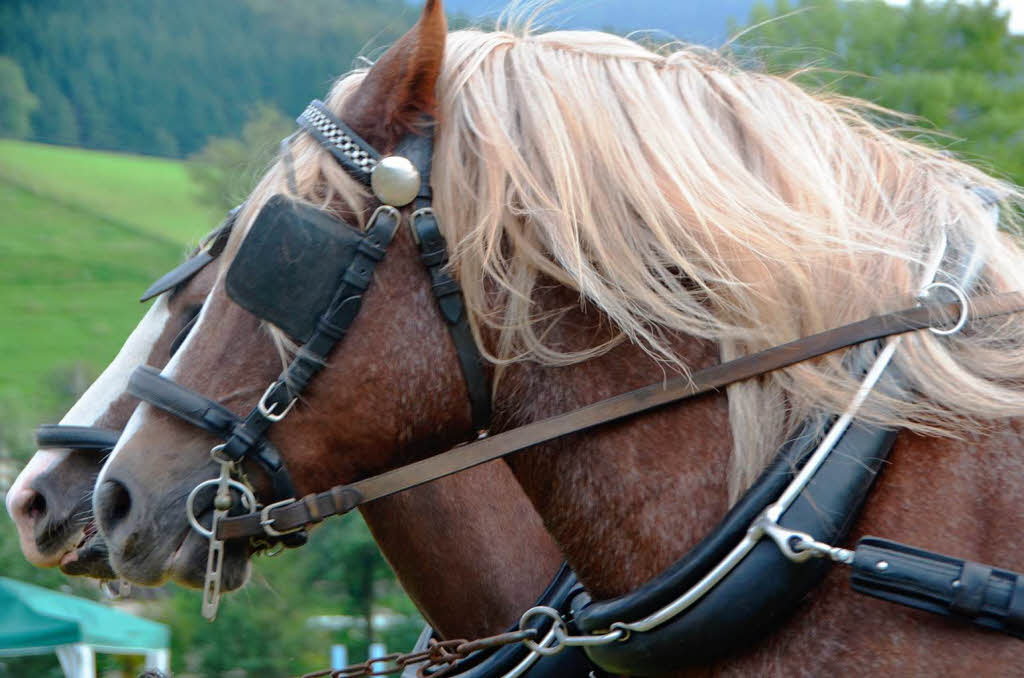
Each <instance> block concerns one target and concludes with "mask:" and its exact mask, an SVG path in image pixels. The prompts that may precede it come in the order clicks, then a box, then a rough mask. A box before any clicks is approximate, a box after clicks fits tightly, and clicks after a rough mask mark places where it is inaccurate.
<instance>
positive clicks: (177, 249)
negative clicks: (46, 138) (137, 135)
mask: <svg viewBox="0 0 1024 678" xmlns="http://www.w3.org/2000/svg"><path fill="white" fill-rule="evenodd" d="M218 218H219V215H218V214H215V213H214V212H213V211H211V210H210V209H208V208H205V207H201V206H199V205H197V204H196V203H195V201H194V188H193V186H192V184H191V182H190V181H189V179H188V177H187V175H186V173H185V170H184V168H183V166H182V165H181V163H178V162H173V161H168V160H160V159H154V158H143V157H135V156H127V155H115V154H108V153H98V152H94V151H84V150H80V149H70V148H57V147H52V146H43V145H38V144H29V143H20V142H13V141H2V142H0V231H2V233H3V237H2V238H0V312H2V317H3V319H4V320H3V331H2V332H0V407H2V408H3V410H4V412H5V414H7V415H8V419H7V421H8V422H10V417H11V416H13V417H14V418H15V419H16V420H17V421H18V422H19V423H20V425H16V426H15V427H14V428H15V429H16V430H13V431H12V430H10V424H9V423H8V429H7V430H6V431H5V436H4V437H5V438H7V439H8V444H12V446H13V447H14V448H15V449H16V450H17V451H18V452H22V451H23V448H22V443H23V442H25V441H26V438H27V436H28V430H27V429H29V428H30V427H31V426H32V425H34V424H35V423H38V422H39V421H42V420H48V419H54V418H56V417H58V416H59V414H60V411H61V410H62V409H63V408H64V407H65V406H66V404H67V402H66V400H67V398H68V397H70V396H69V394H68V393H66V392H67V391H68V385H69V380H75V379H77V380H78V381H82V380H88V379H90V378H92V377H93V376H95V375H96V374H97V373H98V372H99V370H100V369H101V368H102V366H104V365H106V364H107V363H108V362H109V361H110V360H111V359H112V358H113V357H114V355H115V354H116V352H117V350H118V348H119V347H120V345H121V343H122V342H123V340H124V338H125V337H126V336H127V335H128V333H129V332H130V331H131V329H132V328H133V327H134V326H135V324H136V323H137V322H138V319H139V317H140V316H141V315H142V313H143V312H144V311H145V308H144V307H143V306H142V305H140V304H139V303H138V296H139V293H140V292H141V291H142V290H143V289H145V287H146V285H147V284H149V283H150V282H151V281H152V280H153V279H155V278H156V277H157V276H159V275H160V274H161V273H163V272H165V271H166V270H167V269H169V268H170V267H172V266H174V265H175V264H176V263H177V262H178V261H180V259H181V257H182V255H183V253H184V252H185V251H186V248H187V246H188V245H189V244H190V243H194V242H195V241H196V240H197V239H198V238H199V237H200V236H202V235H203V234H204V233H206V232H207V231H208V230H209V229H210V228H212V227H213V225H215V224H216V222H217V220H218ZM12 437H13V440H12Z"/></svg>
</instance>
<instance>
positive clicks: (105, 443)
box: [36, 424, 121, 452]
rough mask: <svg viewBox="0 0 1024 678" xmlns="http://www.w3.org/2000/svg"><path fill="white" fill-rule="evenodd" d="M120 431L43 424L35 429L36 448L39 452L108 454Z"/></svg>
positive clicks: (95, 427)
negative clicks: (59, 450) (62, 451)
mask: <svg viewBox="0 0 1024 678" xmlns="http://www.w3.org/2000/svg"><path fill="white" fill-rule="evenodd" d="M120 435H121V433H120V431H111V430H110V429H106V428H99V427H97V426H69V425H67V424H43V425H42V426H40V427H38V428H37V429H36V446H38V447H39V449H41V450H53V449H69V450H93V451H101V452H109V451H110V450H112V449H114V446H115V445H117V439H118V437H120Z"/></svg>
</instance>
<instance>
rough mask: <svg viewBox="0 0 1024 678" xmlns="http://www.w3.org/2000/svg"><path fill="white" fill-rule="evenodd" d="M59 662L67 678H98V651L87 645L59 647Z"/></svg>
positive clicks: (78, 644)
mask: <svg viewBox="0 0 1024 678" xmlns="http://www.w3.org/2000/svg"><path fill="white" fill-rule="evenodd" d="M57 660H58V661H59V662H60V667H61V668H62V669H63V670H64V675H65V676H67V678H96V651H95V650H93V649H92V647H90V646H89V645H86V644H85V643H75V644H74V645H61V646H59V647H58V648H57Z"/></svg>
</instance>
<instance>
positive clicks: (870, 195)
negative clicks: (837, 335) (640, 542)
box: [242, 30, 1024, 494]
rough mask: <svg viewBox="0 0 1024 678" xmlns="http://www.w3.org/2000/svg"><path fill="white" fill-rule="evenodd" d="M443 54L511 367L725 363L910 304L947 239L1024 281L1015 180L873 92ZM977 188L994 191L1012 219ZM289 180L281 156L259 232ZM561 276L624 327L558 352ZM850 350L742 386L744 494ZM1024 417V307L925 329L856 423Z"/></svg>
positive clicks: (467, 288)
mask: <svg viewBox="0 0 1024 678" xmlns="http://www.w3.org/2000/svg"><path fill="white" fill-rule="evenodd" d="M446 50H447V51H446V55H445V63H444V68H443V69H442V74H441V79H440V82H439V86H438V95H439V101H440V115H439V116H438V117H439V122H438V128H437V141H436V147H435V155H434V165H433V184H434V196H435V197H434V208H435V210H436V212H437V213H438V215H439V218H440V222H441V224H442V226H443V229H444V231H445V236H446V237H447V239H448V242H449V244H450V245H452V246H453V253H452V255H453V256H452V266H453V269H454V270H455V272H456V273H457V275H458V277H459V281H460V283H461V285H462V289H463V292H464V294H465V297H466V300H467V302H468V305H469V307H470V309H471V312H472V317H473V321H474V322H475V323H476V328H477V330H478V332H479V330H480V328H482V327H487V328H489V329H490V330H492V331H493V333H494V334H493V336H497V337H498V338H497V340H496V342H495V343H493V344H492V345H490V346H484V345H483V344H481V347H482V348H484V350H486V351H487V354H488V355H487V357H488V358H489V359H490V360H492V361H494V362H495V363H496V364H497V365H499V366H503V365H507V364H509V363H512V362H515V361H522V360H532V361H537V362H539V363H543V364H546V365H564V364H568V363H574V362H578V361H583V360H587V359H589V358H592V357H594V356H597V355H600V354H601V353H602V352H604V351H607V350H608V349H609V348H610V346H611V344H614V343H617V342H618V341H630V342H633V343H635V344H636V345H638V346H640V347H642V348H643V349H644V350H645V351H647V353H649V354H650V355H651V356H653V357H654V358H656V359H658V360H659V361H662V362H663V364H664V365H665V366H666V369H667V370H673V371H678V372H682V373H685V372H686V370H687V366H686V365H683V364H681V363H680V361H679V359H678V358H677V356H676V355H675V354H674V352H673V350H672V345H673V344H672V336H673V335H676V334H683V335H692V336H697V337H702V338H705V339H709V340H712V341H715V342H717V343H718V345H719V346H720V347H721V355H722V359H723V360H727V359H730V358H733V357H736V356H739V355H743V354H747V353H751V352H754V351H758V350H761V349H764V348H767V347H770V346H774V345H777V344H781V343H783V342H787V341H790V340H793V339H795V338H798V337H801V336H805V335H808V334H812V333H814V332H819V331H822V330H825V329H828V328H831V327H835V326H838V325H842V324H845V323H849V322H853V321H856V320H860V319H862V318H865V317H868V316H870V315H873V314H876V313H881V312H885V311H891V310H895V309H898V308H903V307H906V306H908V305H910V304H912V303H913V301H914V296H915V293H916V291H917V290H918V289H919V287H920V286H921V284H922V279H923V275H924V273H923V271H924V269H925V268H926V265H927V263H926V262H928V261H929V260H930V258H934V257H936V256H938V255H939V254H940V253H941V251H940V249H939V248H940V247H941V244H940V243H942V242H947V243H948V251H949V252H951V253H958V252H959V253H962V252H967V251H971V250H973V249H974V248H980V250H979V251H981V252H984V256H985V259H984V266H983V267H982V269H981V271H980V274H979V276H978V281H977V283H976V284H975V287H974V288H973V290H972V293H973V294H983V293H988V292H1001V291H1010V290H1017V289H1024V253H1022V250H1021V247H1020V245H1019V242H1017V241H1016V240H1015V239H1014V237H1013V236H1012V235H1011V233H1016V232H1017V224H1016V223H1015V222H1014V218H1015V216H1014V215H1015V214H1016V212H1017V208H1018V207H1019V205H1020V201H1021V199H1022V194H1021V192H1020V191H1019V189H1018V188H1016V187H1015V186H1012V185H1010V184H1008V183H1006V182H1003V181H1000V180H997V179H994V178H992V177H991V176H989V175H987V174H985V173H983V172H981V171H979V170H977V169H975V168H973V167H971V166H970V165H967V164H965V163H963V162H961V161H959V160H956V159H955V158H953V157H951V156H950V155H948V154H945V153H941V152H937V151H934V150H931V149H929V148H927V147H925V146H923V145H921V144H918V143H915V142H913V141H909V140H907V139H905V138H903V137H901V136H898V135H897V134H895V133H892V132H889V131H886V130H885V129H883V128H882V126H881V125H880V124H878V123H877V122H875V121H874V120H873V119H872V117H871V116H872V115H873V113H872V111H873V110H875V109H872V108H871V107H870V106H868V105H867V104H865V103H864V102H859V101H852V100H848V99H842V98H837V97H828V96H820V95H813V94H810V93H808V92H805V91H803V90H802V89H801V88H800V87H798V86H797V85H796V84H794V83H793V82H790V81H788V80H787V79H784V78H780V77H775V76H770V75H765V74H762V73H756V72H749V71H744V70H742V69H739V68H737V67H735V66H733V65H732V64H731V63H730V62H729V61H728V60H727V59H725V58H723V57H722V56H720V55H718V54H715V53H714V52H711V51H708V50H704V49H698V48H694V47H685V46H684V47H681V48H679V47H677V48H674V51H668V52H665V53H658V52H654V51H651V50H649V49H647V48H645V47H643V46H641V45H639V44H637V43H634V42H632V41H630V40H627V39H624V38H621V37H617V36H613V35H608V34H604V33H597V32H552V33H544V34H535V35H531V34H529V33H528V32H525V31H523V32H518V33H513V32H509V31H499V32H480V31H473V30H469V31H460V32H455V33H452V34H450V35H449V37H448V44H447V47H446ZM363 75H364V73H363V72H357V73H353V74H350V75H349V76H346V77H344V78H342V79H341V80H339V81H338V83H337V84H336V85H335V87H334V89H333V90H332V92H331V94H330V96H329V97H328V101H327V103H328V106H329V107H330V108H332V109H333V110H335V111H339V110H340V109H341V103H342V102H343V100H344V98H345V97H346V96H348V95H349V94H350V93H351V92H352V91H353V90H354V88H355V87H356V86H357V85H358V83H359V82H360V80H361V78H362V77H363ZM293 162H294V166H295V168H296V173H297V180H298V186H299V187H300V192H302V193H303V195H302V196H301V197H303V198H304V199H306V200H310V201H312V202H314V203H316V204H319V205H321V206H324V207H327V206H329V205H331V204H334V203H335V201H337V200H339V199H340V200H341V201H343V202H344V203H346V204H348V205H350V206H352V207H354V208H359V207H361V206H362V205H363V204H364V202H363V201H364V200H365V195H364V193H363V191H362V189H361V188H360V187H359V186H358V185H357V184H356V183H355V182H354V181H353V180H351V179H350V178H349V177H348V176H347V175H346V174H345V173H344V172H343V171H342V170H341V169H340V168H339V167H338V166H337V165H336V164H335V162H334V161H333V160H332V159H331V156H330V155H328V154H327V153H326V152H324V151H322V150H321V149H320V148H319V146H317V145H316V143H315V142H314V141H312V140H311V139H309V138H308V137H306V136H305V135H302V136H301V137H300V138H299V139H298V140H297V141H296V142H295V143H294V144H293ZM978 191H987V192H988V193H991V194H992V195H997V196H999V198H1000V201H1001V205H1002V208H1003V209H1002V215H1003V226H1004V229H1005V230H1004V232H998V231H997V230H996V229H994V228H993V227H992V225H991V217H990V214H989V213H988V212H987V211H986V207H985V205H984V204H983V202H982V201H981V200H980V199H979V197H978ZM280 192H287V188H286V182H285V181H284V175H283V172H282V166H281V163H278V164H277V165H275V166H274V167H273V168H272V169H271V171H270V172H269V173H268V175H267V176H266V177H265V178H264V180H263V182H262V183H261V185H260V186H259V187H258V188H257V190H256V191H255V192H254V194H253V196H252V197H251V198H250V201H249V203H248V207H247V209H246V214H243V215H242V223H248V222H249V221H251V218H252V217H253V216H254V215H255V213H256V211H257V209H258V207H260V206H262V204H263V202H264V201H265V199H266V198H267V197H269V196H270V195H272V194H273V193H280ZM946 266H947V268H949V269H950V271H949V272H951V269H952V268H953V267H952V265H951V264H949V262H947V264H946ZM939 279H940V280H942V279H946V278H943V275H942V274H940V276H939ZM551 281H554V282H557V283H558V284H560V285H564V286H566V287H568V288H570V289H572V290H575V291H577V292H578V293H579V295H580V300H581V303H585V304H587V305H588V306H591V307H594V308H597V309H600V311H601V312H602V313H603V314H605V315H606V316H607V318H608V319H609V320H610V322H611V323H613V324H614V326H615V327H616V328H618V331H619V336H618V337H617V338H616V339H615V340H614V341H613V342H611V344H608V343H606V344H601V345H596V346H592V347H590V348H589V349H588V350H585V351H579V352H572V353H565V352H561V351H559V350H558V349H557V348H555V347H552V346H551V345H549V344H548V343H546V341H545V329H546V328H547V327H548V326H549V324H550V323H552V322H557V314H555V315H552V314H551V313H550V311H551V309H546V310H547V311H548V313H547V315H545V314H543V313H541V312H539V310H538V308H537V307H536V292H537V289H538V286H539V285H544V284H551ZM489 334H490V333H489ZM870 350H873V349H872V348H871V347H865V348H862V349H854V350H853V353H854V354H856V353H857V352H858V351H860V352H861V353H864V354H865V355H866V352H867V351H870ZM855 358H856V355H854V356H852V358H851V356H850V355H846V356H844V355H842V354H840V355H835V356H829V357H827V358H825V359H821V360H816V361H812V362H808V363H804V364H801V365H798V366H796V367H793V368H789V369H786V370H782V371H779V372H776V373H773V374H770V375H766V376H764V377H763V378H761V379H759V380H757V381H755V382H750V383H746V384H742V385H736V386H732V387H730V388H729V390H728V396H729V408H730V422H731V427H732V434H733V439H734V455H733V463H732V489H733V492H734V494H735V493H736V492H738V491H739V490H740V489H741V488H743V487H745V486H746V485H748V484H749V482H750V481H751V480H752V479H753V478H754V477H755V476H756V474H757V473H758V471H759V470H760V469H761V468H763V466H764V464H765V462H766V460H767V459H768V458H769V457H770V456H771V455H772V454H773V453H774V451H775V449H776V448H777V446H778V445H779V444H780V443H781V442H782V441H783V440H784V439H785V437H786V436H788V435H791V434H792V432H793V430H794V428H795V427H796V426H798V425H799V424H800V422H802V421H803V420H804V419H805V418H807V417H808V416H810V415H812V414H813V413H816V412H822V411H824V412H837V411H842V410H843V409H844V408H845V407H846V405H847V403H848V401H849V400H850V398H851V395H852V393H853V391H854V390H855V388H856V383H857V382H856V380H855V379H854V378H853V377H851V375H850V372H849V365H850V364H851V360H852V359H855ZM896 374H898V375H899V377H900V378H899V379H898V380H897V379H894V378H893V375H896ZM1022 415H1024V323H1022V322H1021V321H1020V319H1019V318H1012V317H1011V318H1005V319H999V320H996V321H993V322H989V323H986V324H984V325H980V326H975V327H972V328H971V329H970V330H969V331H966V332H963V333H961V334H959V335H957V336H954V337H951V338H939V337H936V336H934V335H932V334H931V333H928V332H918V333H915V334H913V335H912V336H910V337H908V338H907V340H905V341H904V343H903V345H902V347H901V348H900V350H899V351H898V352H897V357H896V360H895V362H894V366H893V368H890V370H889V375H888V376H887V377H886V378H884V379H883V381H882V383H881V384H880V385H879V387H878V389H877V390H876V394H875V395H874V396H873V397H872V399H871V400H870V401H869V403H868V405H867V406H866V407H865V409H864V410H863V411H862V415H861V417H862V418H863V419H866V420H868V421H872V422H875V423H879V424H885V425H888V426H895V427H904V428H908V429H911V430H913V431H917V432H921V433H926V434H931V435H951V436H956V435H961V434H963V433H965V432H968V431H973V430H978V429H980V428H983V427H984V426H985V423H986V422H987V421H991V420H993V419H998V418H1005V417H1017V416H1022Z"/></svg>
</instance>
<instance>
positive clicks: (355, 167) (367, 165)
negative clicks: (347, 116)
mask: <svg viewBox="0 0 1024 678" xmlns="http://www.w3.org/2000/svg"><path fill="white" fill-rule="evenodd" d="M296 122H298V123H299V125H300V126H301V127H302V129H304V130H306V131H307V132H309V133H310V134H312V135H313V137H314V138H315V139H316V140H317V141H319V142H320V145H321V146H323V147H324V148H326V149H327V150H328V151H330V152H331V155H333V156H334V157H335V158H336V159H337V160H338V162H340V163H341V165H342V166H343V167H344V168H345V169H346V170H348V172H349V174H351V175H352V176H354V177H355V178H356V179H359V180H360V181H362V182H364V183H368V182H369V181H370V172H372V171H373V168H374V167H376V166H377V163H378V162H379V161H380V154H378V153H377V151H375V150H373V147H372V146H370V144H368V143H366V141H364V140H363V139H362V137H360V136H359V135H358V134H356V133H355V131H353V130H352V128H351V127H349V126H348V125H346V124H345V123H343V122H342V121H341V120H338V118H336V117H334V115H333V114H332V113H331V112H330V111H328V110H327V108H326V107H325V106H324V104H323V102H322V101H320V100H319V99H314V100H313V101H312V102H310V104H309V106H307V107H306V110H304V111H303V112H302V115H300V116H299V117H298V118H296Z"/></svg>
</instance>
